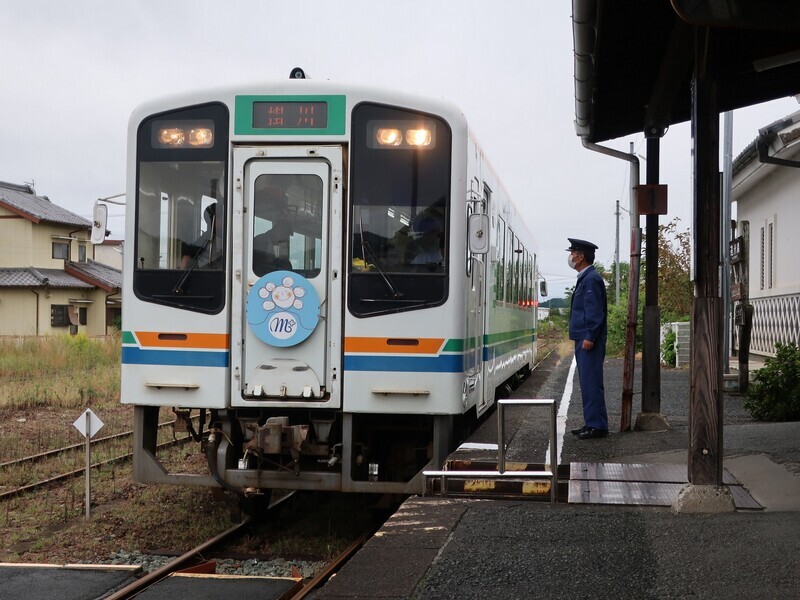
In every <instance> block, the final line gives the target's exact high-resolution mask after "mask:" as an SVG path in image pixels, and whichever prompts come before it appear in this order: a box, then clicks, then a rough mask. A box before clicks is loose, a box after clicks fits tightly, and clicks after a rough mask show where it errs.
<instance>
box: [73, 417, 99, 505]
mask: <svg viewBox="0 0 800 600" xmlns="http://www.w3.org/2000/svg"><path fill="white" fill-rule="evenodd" d="M73 425H74V426H75V429H77V430H78V431H80V432H81V435H83V437H85V438H86V518H87V519H88V518H89V517H90V516H91V510H92V508H91V507H92V443H91V439H92V438H93V437H94V434H96V433H97V432H98V431H100V429H101V428H102V427H103V422H102V421H101V420H100V417H98V416H97V415H96V414H94V413H93V412H92V409H91V408H87V409H86V410H85V411H83V414H82V415H81V416H80V417H78V418H77V419H76V420H75V422H74V423H73Z"/></svg>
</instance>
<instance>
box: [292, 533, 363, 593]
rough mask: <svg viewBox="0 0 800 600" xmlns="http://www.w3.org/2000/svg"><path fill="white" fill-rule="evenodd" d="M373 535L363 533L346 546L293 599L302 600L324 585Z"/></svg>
mask: <svg viewBox="0 0 800 600" xmlns="http://www.w3.org/2000/svg"><path fill="white" fill-rule="evenodd" d="M371 537H372V533H371V532H367V533H362V534H361V535H360V536H359V537H358V539H357V540H356V541H355V542H353V543H352V544H350V545H349V546H348V547H347V548H345V549H344V551H343V552H342V553H341V554H339V556H337V557H336V558H335V559H333V561H331V562H330V563H328V565H327V566H326V567H325V568H324V569H323V570H322V571H320V572H319V573H317V574H316V576H314V578H313V579H311V580H310V581H309V582H308V583H306V584H305V585H304V586H303V589H301V590H300V591H299V592H298V593H296V594H295V595H294V596H292V598H291V600H301V599H302V598H305V597H306V596H307V595H308V594H310V593H311V592H313V591H314V590H315V589H317V588H318V587H320V586H322V584H324V583H325V582H327V581H328V579H330V578H331V577H332V576H333V575H334V573H336V572H337V571H338V570H339V569H341V568H342V566H343V565H344V563H346V562H347V561H348V560H350V557H351V556H352V555H353V554H355V553H356V552H357V551H358V550H359V549H360V548H361V546H363V545H364V544H366V543H367V540H369V539H370V538H371Z"/></svg>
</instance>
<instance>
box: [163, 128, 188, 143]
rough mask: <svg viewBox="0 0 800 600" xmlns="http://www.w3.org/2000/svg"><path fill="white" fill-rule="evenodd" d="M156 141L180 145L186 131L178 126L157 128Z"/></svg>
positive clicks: (184, 138) (184, 139) (183, 140)
mask: <svg viewBox="0 0 800 600" xmlns="http://www.w3.org/2000/svg"><path fill="white" fill-rule="evenodd" d="M158 141H159V143H160V144H162V145H164V146H182V145H183V143H184V142H185V141H186V132H185V131H184V130H183V129H181V128H179V127H165V128H163V129H159V130H158Z"/></svg>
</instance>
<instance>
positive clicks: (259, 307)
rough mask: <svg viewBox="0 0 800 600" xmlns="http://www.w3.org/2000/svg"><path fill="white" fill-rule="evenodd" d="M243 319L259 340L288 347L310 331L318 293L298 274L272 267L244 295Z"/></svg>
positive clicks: (315, 316)
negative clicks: (245, 301) (273, 269)
mask: <svg viewBox="0 0 800 600" xmlns="http://www.w3.org/2000/svg"><path fill="white" fill-rule="evenodd" d="M245 308H246V311H247V323H248V324H249V325H250V329H252V331H253V333H255V335H256V337H258V339H260V340H261V341H262V342H265V343H267V344H269V345H271V346H278V347H288V346H294V345H297V344H299V343H300V342H302V341H304V340H305V339H307V338H308V336H310V335H311V333H312V332H313V331H314V328H315V327H316V326H317V323H318V322H319V296H318V295H317V291H316V290H315V289H314V287H313V286H312V285H311V283H309V281H308V280H307V279H306V278H305V277H303V276H302V275H298V274H297V273H293V272H291V271H273V272H272V273H267V274H266V275H264V276H263V277H261V279H259V280H258V281H257V282H256V284H255V285H254V286H253V288H252V289H251V290H250V292H249V293H248V295H247V306H246V307H245Z"/></svg>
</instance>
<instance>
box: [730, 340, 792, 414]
mask: <svg viewBox="0 0 800 600" xmlns="http://www.w3.org/2000/svg"><path fill="white" fill-rule="evenodd" d="M775 350H776V352H777V354H776V356H775V357H774V358H768V359H767V361H766V363H765V365H764V368H762V369H758V370H757V371H756V372H755V375H754V376H753V382H752V383H751V384H750V387H749V388H748V389H747V399H746V400H745V401H744V407H745V408H746V409H747V410H748V411H750V414H751V415H753V418H754V419H757V420H759V421H797V420H800V350H798V348H797V345H796V344H794V343H791V344H781V343H777V344H775Z"/></svg>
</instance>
